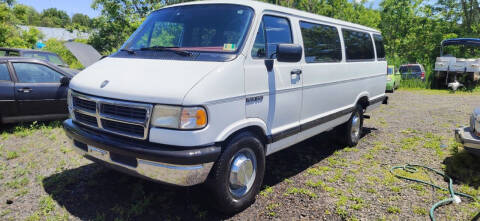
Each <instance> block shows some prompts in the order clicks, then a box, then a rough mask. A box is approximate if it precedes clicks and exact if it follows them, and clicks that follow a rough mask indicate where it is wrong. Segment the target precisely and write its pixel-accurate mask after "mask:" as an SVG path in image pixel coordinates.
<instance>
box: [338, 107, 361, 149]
mask: <svg viewBox="0 0 480 221" xmlns="http://www.w3.org/2000/svg"><path fill="white" fill-rule="evenodd" d="M362 129H363V108H362V107H361V106H360V105H357V106H355V110H354V111H353V113H352V116H351V117H350V119H348V121H347V122H346V123H345V124H343V125H342V126H341V130H340V133H341V134H340V136H341V137H342V143H343V144H345V145H347V146H349V147H354V146H356V145H357V144H358V141H359V140H360V137H361V136H362Z"/></svg>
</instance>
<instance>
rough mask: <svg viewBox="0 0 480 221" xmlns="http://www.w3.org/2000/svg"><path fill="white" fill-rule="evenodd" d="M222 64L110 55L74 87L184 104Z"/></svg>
mask: <svg viewBox="0 0 480 221" xmlns="http://www.w3.org/2000/svg"><path fill="white" fill-rule="evenodd" d="M221 64H222V63H221V62H198V61H195V62H194V61H177V60H158V59H135V58H111V57H108V58H104V59H102V60H100V61H98V62H97V63H95V64H93V65H92V66H90V67H88V68H86V69H85V70H83V71H81V72H80V73H78V74H77V75H75V77H74V78H73V79H72V80H71V82H70V88H71V89H73V90H75V91H77V92H81V93H85V94H90V95H94V96H99V97H106V98H115V99H121V100H127V101H138V102H146V103H155V104H157V103H158V104H174V105H181V104H182V101H183V98H184V96H185V95H186V94H187V92H188V91H189V90H190V89H191V88H192V87H193V86H195V84H196V83H197V82H199V81H200V80H201V79H202V78H203V77H204V76H205V75H207V74H208V73H210V72H211V71H212V70H214V69H215V68H217V67H219V66H220V65H221ZM102 86H103V87H102Z"/></svg>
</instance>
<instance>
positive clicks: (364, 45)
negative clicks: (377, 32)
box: [343, 29, 375, 61]
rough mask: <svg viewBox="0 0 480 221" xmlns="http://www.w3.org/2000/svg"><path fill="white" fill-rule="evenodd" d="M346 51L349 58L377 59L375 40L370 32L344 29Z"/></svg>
mask: <svg viewBox="0 0 480 221" xmlns="http://www.w3.org/2000/svg"><path fill="white" fill-rule="evenodd" d="M343 39H344V41H345V52H346V54H347V60H350V61H356V60H372V59H375V53H374V50H373V42H372V38H371V37H370V34H368V33H365V32H358V31H351V30H345V29H344V30H343Z"/></svg>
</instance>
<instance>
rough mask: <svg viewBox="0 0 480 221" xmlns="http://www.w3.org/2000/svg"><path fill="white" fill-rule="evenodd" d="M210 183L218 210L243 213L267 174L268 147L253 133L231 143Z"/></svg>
mask: <svg viewBox="0 0 480 221" xmlns="http://www.w3.org/2000/svg"><path fill="white" fill-rule="evenodd" d="M224 148H225V149H224V152H223V153H222V155H220V157H219V159H218V160H217V162H216V163H215V165H214V167H213V169H212V171H211V174H210V177H209V180H208V187H209V188H210V190H211V192H212V193H213V196H214V198H215V202H216V209H218V210H219V211H221V212H223V213H226V214H233V213H236V212H240V211H242V210H244V209H245V208H247V207H248V206H250V205H251V204H252V203H253V202H254V201H255V196H256V195H257V194H258V192H259V191H260V187H261V185H262V182H263V176H264V174H265V152H264V145H263V143H262V142H261V141H260V139H259V138H258V137H257V136H255V135H254V134H253V133H250V132H242V133H240V134H238V135H236V136H234V137H233V138H232V139H230V141H229V142H227V144H226V146H225V147H224Z"/></svg>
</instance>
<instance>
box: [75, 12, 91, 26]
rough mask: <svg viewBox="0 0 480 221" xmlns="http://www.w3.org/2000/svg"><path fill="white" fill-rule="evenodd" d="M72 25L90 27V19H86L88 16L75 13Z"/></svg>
mask: <svg viewBox="0 0 480 221" xmlns="http://www.w3.org/2000/svg"><path fill="white" fill-rule="evenodd" d="M72 23H73V24H79V25H81V26H85V27H91V26H92V19H90V17H88V15H84V14H80V13H76V14H74V15H73V16H72Z"/></svg>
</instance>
